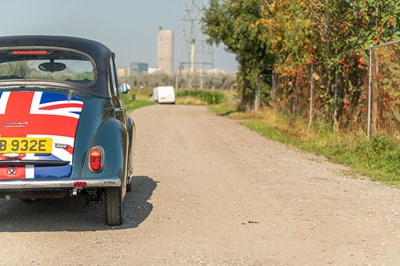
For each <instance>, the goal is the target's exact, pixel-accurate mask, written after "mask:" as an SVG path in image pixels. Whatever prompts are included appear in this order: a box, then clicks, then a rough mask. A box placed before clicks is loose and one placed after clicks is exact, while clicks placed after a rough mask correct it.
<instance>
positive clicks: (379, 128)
mask: <svg viewBox="0 0 400 266" xmlns="http://www.w3.org/2000/svg"><path fill="white" fill-rule="evenodd" d="M370 51H371V68H370V70H371V71H370V94H371V96H370V100H371V101H370V110H369V113H370V120H371V125H370V134H371V135H374V134H375V133H377V132H385V133H387V134H390V135H392V136H394V137H396V138H397V139H400V42H399V41H397V42H391V43H386V44H383V45H379V46H375V47H371V49H370Z"/></svg>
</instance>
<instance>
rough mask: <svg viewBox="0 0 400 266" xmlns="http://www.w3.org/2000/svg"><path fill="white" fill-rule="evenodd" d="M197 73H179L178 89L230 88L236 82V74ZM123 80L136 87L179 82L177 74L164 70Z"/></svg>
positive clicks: (168, 84)
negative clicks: (194, 74) (170, 73)
mask: <svg viewBox="0 0 400 266" xmlns="http://www.w3.org/2000/svg"><path fill="white" fill-rule="evenodd" d="M201 79H202V80H200V76H198V75H196V76H193V75H179V76H178V88H177V89H200V88H201V87H202V88H203V89H230V88H232V87H233V86H235V84H236V76H235V74H230V73H224V72H216V73H208V74H204V75H203V77H201ZM121 81H122V82H128V83H129V84H130V85H131V86H134V87H144V88H154V87H157V86H174V87H175V85H176V83H177V76H176V75H168V74H166V73H164V72H156V73H151V74H149V73H142V74H140V75H137V76H131V77H128V78H121Z"/></svg>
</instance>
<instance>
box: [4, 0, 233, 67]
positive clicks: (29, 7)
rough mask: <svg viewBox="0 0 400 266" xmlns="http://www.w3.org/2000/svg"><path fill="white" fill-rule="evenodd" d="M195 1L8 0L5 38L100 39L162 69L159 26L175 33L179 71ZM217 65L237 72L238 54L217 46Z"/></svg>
mask: <svg viewBox="0 0 400 266" xmlns="http://www.w3.org/2000/svg"><path fill="white" fill-rule="evenodd" d="M204 1H205V2H206V1H207V0H204ZM191 2H192V0H141V1H140V0H2V1H1V13H0V25H1V26H0V35H3V36H4V35H23V34H30V35H32V34H41V35H44V34H50V35H67V36H77V37H84V38H89V39H94V40H97V41H100V42H102V43H104V44H106V45H107V46H108V47H109V48H110V49H111V50H113V51H114V52H115V53H116V55H117V65H118V66H127V65H128V64H129V63H130V62H132V61H139V62H145V63H148V64H149V66H150V67H156V63H157V62H156V60H157V59H156V56H157V30H158V28H159V26H162V27H163V28H165V29H170V30H173V31H174V34H175V57H174V58H175V59H174V63H175V69H176V64H177V61H178V54H179V52H178V51H179V46H180V45H179V43H180V35H181V29H182V17H183V15H184V6H185V3H186V4H187V5H188V6H191ZM214 67H215V68H219V69H224V70H226V71H228V72H235V71H236V69H237V62H236V60H235V56H234V55H233V54H230V53H228V52H226V51H225V50H224V49H223V47H214Z"/></svg>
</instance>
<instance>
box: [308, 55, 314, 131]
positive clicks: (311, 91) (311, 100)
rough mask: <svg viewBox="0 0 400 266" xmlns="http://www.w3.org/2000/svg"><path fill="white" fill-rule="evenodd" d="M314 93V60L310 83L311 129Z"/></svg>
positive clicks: (309, 126)
mask: <svg viewBox="0 0 400 266" xmlns="http://www.w3.org/2000/svg"><path fill="white" fill-rule="evenodd" d="M313 93H314V61H312V62H311V84H310V110H309V112H310V117H309V120H308V128H307V130H310V128H311V124H312V119H313V115H312V113H313Z"/></svg>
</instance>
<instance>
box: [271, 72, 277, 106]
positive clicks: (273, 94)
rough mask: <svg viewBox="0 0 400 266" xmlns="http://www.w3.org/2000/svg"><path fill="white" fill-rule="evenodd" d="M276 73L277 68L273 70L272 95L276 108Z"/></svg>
mask: <svg viewBox="0 0 400 266" xmlns="http://www.w3.org/2000/svg"><path fill="white" fill-rule="evenodd" d="M276 78H277V77H276V73H275V70H272V93H271V94H272V95H271V100H272V105H273V107H274V108H275V106H276V86H277V81H276Z"/></svg>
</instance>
